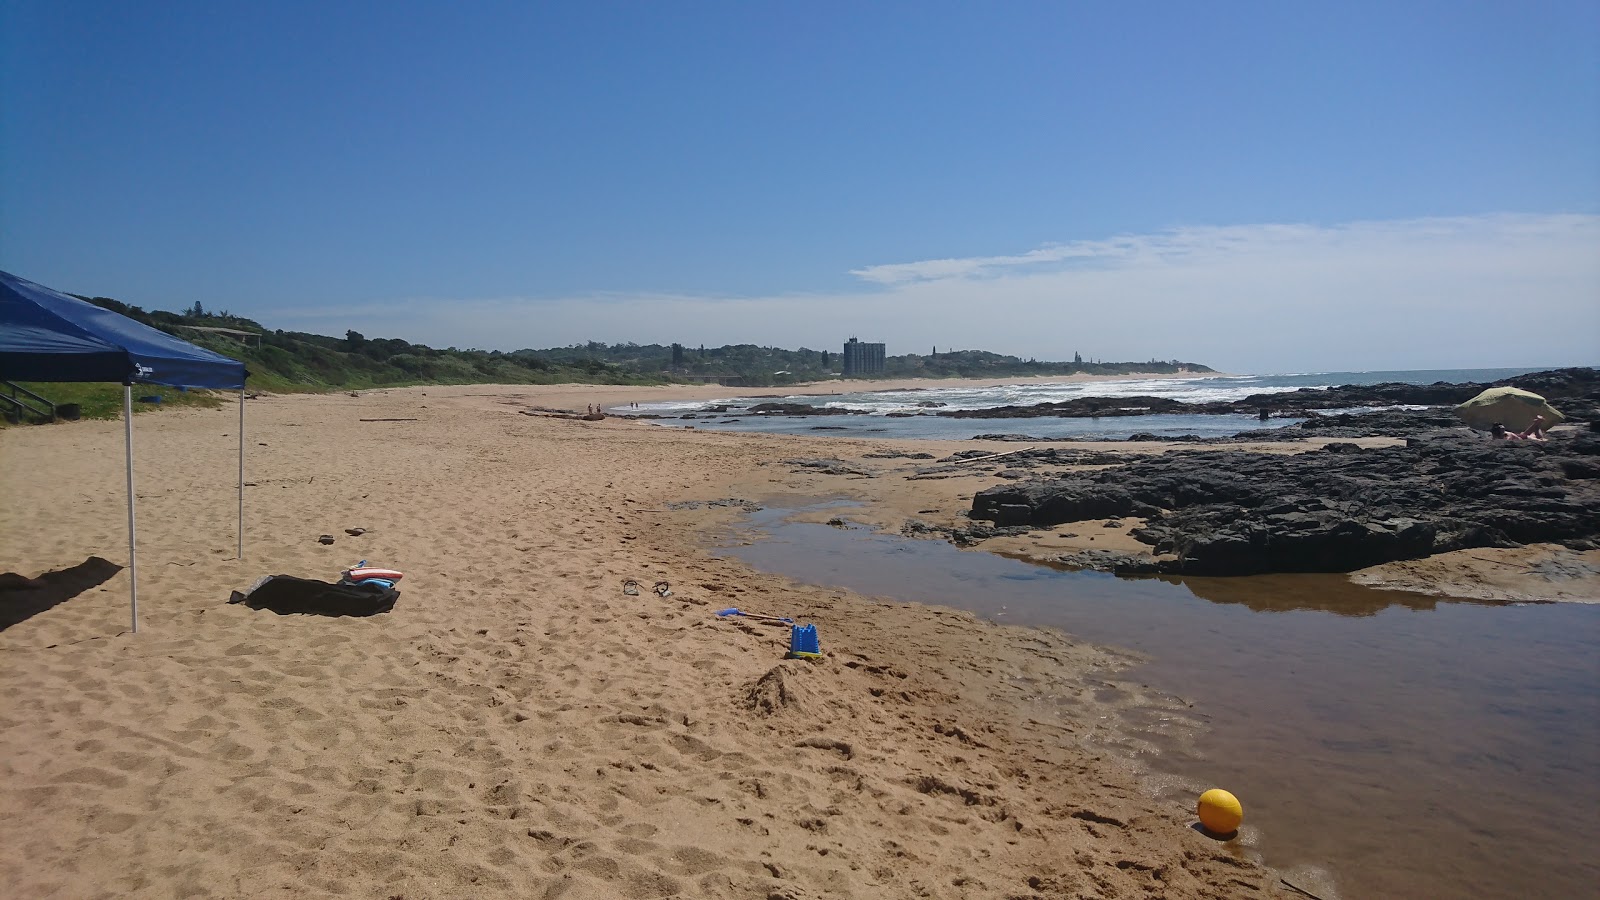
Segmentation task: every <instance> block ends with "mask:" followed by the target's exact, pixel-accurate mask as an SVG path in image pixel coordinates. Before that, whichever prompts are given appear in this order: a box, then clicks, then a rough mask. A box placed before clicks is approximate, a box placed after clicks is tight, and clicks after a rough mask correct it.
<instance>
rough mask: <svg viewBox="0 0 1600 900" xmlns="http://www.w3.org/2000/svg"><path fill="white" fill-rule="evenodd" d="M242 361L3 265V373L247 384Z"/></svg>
mask: <svg viewBox="0 0 1600 900" xmlns="http://www.w3.org/2000/svg"><path fill="white" fill-rule="evenodd" d="M244 376H245V371H244V363H242V362H239V361H238V360H236V359H229V358H228V357H226V356H223V355H221V354H219V353H213V352H211V351H210V350H206V349H204V348H201V347H196V346H195V345H194V344H191V343H189V342H188V341H184V340H180V339H178V338H175V337H173V336H172V335H170V334H167V333H166V332H164V331H160V330H158V329H155V328H151V327H150V326H148V325H145V324H143V323H141V322H136V321H134V320H133V319H130V318H128V317H127V316H124V315H121V314H119V313H114V312H112V311H111V310H109V309H101V308H100V307H98V306H95V305H94V304H93V303H89V302H87V301H85V300H79V299H78V298H76V297H71V296H68V295H66V294H63V293H61V292H60V291H54V290H51V289H50V288H47V287H45V286H44V285H40V284H34V283H33V282H31V281H29V280H27V279H26V278H18V277H17V276H15V275H12V274H11V273H9V272H0V380H6V381H116V382H123V383H127V382H134V383H138V384H163V385H169V386H172V387H198V388H242V387H244Z"/></svg>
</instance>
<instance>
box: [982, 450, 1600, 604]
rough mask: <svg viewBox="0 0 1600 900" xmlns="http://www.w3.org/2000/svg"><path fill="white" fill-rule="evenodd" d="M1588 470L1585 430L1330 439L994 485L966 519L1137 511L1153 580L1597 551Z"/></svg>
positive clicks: (1596, 508)
mask: <svg viewBox="0 0 1600 900" xmlns="http://www.w3.org/2000/svg"><path fill="white" fill-rule="evenodd" d="M1597 475H1600V435H1597V434H1595V433H1592V432H1577V433H1572V432H1568V433H1565V434H1558V435H1556V436H1553V437H1552V439H1551V440H1550V441H1549V442H1547V443H1538V442H1533V441H1526V442H1524V441H1515V442H1501V441H1489V440H1487V439H1483V438H1475V437H1466V436H1457V435H1438V436H1434V437H1429V438H1414V439H1410V440H1408V441H1407V443H1406V445H1405V446H1403V447H1382V448H1371V449H1362V448H1360V447H1358V446H1356V445H1354V444H1346V443H1334V444H1330V445H1328V446H1327V447H1326V448H1324V449H1321V450H1315V451H1310V452H1307V453H1303V454H1296V455H1291V456H1284V455H1270V454H1261V453H1251V452H1244V451H1194V450H1184V451H1174V452H1172V453H1168V454H1165V455H1162V456H1155V457H1149V458H1141V459H1138V460H1136V461H1134V462H1130V463H1128V464H1126V465H1121V466H1117V467H1114V468H1110V469H1103V470H1099V471H1095V472H1082V473H1073V474H1070V475H1067V476H1064V477H1060V478H1054V479H1050V480H1040V481H1031V482H1025V483H1017V484H1007V485H1001V486H997V487H993V488H989V489H988V490H985V491H982V492H980V493H979V494H978V495H977V496H975V497H974V498H973V502H972V510H971V512H970V513H969V515H970V516H971V518H973V519H978V520H983V521H987V522H992V523H994V524H995V526H997V527H1000V528H1018V527H1049V526H1053V525H1057V524H1060V523H1062V522H1075V521H1081V520H1084V519H1103V518H1111V517H1117V516H1141V517H1144V518H1145V519H1146V520H1147V521H1146V524H1145V525H1144V526H1143V527H1142V528H1138V529H1135V530H1134V532H1133V534H1134V536H1135V537H1137V538H1138V539H1139V540H1140V541H1143V542H1144V543H1147V544H1150V545H1152V548H1153V550H1154V552H1156V553H1158V554H1172V555H1175V556H1176V559H1172V560H1169V561H1163V562H1159V563H1157V564H1156V568H1158V569H1159V570H1161V571H1171V572H1185V573H1191V574H1213V575H1238V574H1252V573H1263V572H1346V571H1351V570H1354V569H1359V568H1365V567H1367V566H1372V565H1377V564H1379V563H1383V562H1389V561H1391V560H1397V559H1414V558H1418V557H1422V556H1427V555H1429V554H1432V553H1441V552H1445V551H1449V550H1461V549H1467V548H1471V547H1507V546H1515V545H1518V544H1527V543H1535V542H1553V543H1559V544H1564V545H1565V546H1567V547H1571V548H1573V549H1590V548H1595V547H1600V478H1597V477H1596V476H1597ZM981 534H982V532H981V531H977V530H970V529H969V534H967V535H964V537H965V538H966V539H967V540H968V541H970V540H971V539H973V538H978V537H980V536H981Z"/></svg>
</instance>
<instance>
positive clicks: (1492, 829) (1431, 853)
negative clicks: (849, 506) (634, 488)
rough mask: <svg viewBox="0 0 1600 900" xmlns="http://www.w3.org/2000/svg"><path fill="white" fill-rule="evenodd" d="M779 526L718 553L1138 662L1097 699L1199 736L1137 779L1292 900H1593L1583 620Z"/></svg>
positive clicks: (1596, 780)
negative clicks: (1162, 778)
mask: <svg viewBox="0 0 1600 900" xmlns="http://www.w3.org/2000/svg"><path fill="white" fill-rule="evenodd" d="M794 512H795V510H783V509H768V510H763V511H761V512H758V513H755V514H753V515H752V517H751V519H750V522H749V524H748V525H747V526H746V527H745V529H744V530H743V531H742V532H741V537H744V538H746V539H750V540H748V542H747V543H742V544H741V545H740V546H730V547H726V548H724V549H723V550H722V551H720V552H723V553H726V554H728V555H731V556H735V557H737V558H739V559H742V560H744V561H746V562H748V563H749V564H750V565H752V566H755V567H756V568H759V569H763V570H765V571H769V572H776V573H779V574H783V575H786V576H788V577H791V578H794V579H796V580H800V581H805V582H809V583H815V584H824V585H831V586H837V587H844V588H848V589H850V590H853V591H857V592H860V593H865V594H874V595H882V596H889V597H895V598H897V599H903V600H914V601H919V602H923V603H935V604H941V605H945V606H952V607H958V608H961V609H966V610H970V611H972V612H975V613H977V614H979V615H982V616H985V617H988V618H991V619H994V620H996V621H1000V622H1006V623H1009V624H1014V625H1036V626H1050V627H1054V628H1059V629H1061V630H1063V631H1066V632H1069V633H1072V634H1075V635H1078V636H1080V637H1082V638H1085V639H1087V640H1090V641H1094V642H1097V643H1104V644H1109V645H1113V646H1118V647H1127V648H1131V649H1135V650H1138V651H1140V652H1142V653H1145V654H1147V655H1148V656H1149V657H1150V661H1149V662H1147V663H1145V664H1142V665H1140V666H1137V667H1135V668H1133V669H1131V670H1128V671H1125V672H1123V673H1121V674H1120V675H1119V676H1118V677H1119V678H1120V679H1122V680H1124V681H1127V682H1136V683H1139V684H1147V685H1150V686H1151V687H1153V688H1156V689H1158V690H1161V691H1166V692H1170V693H1172V694H1175V695H1178V696H1181V697H1183V698H1185V699H1187V700H1190V701H1192V702H1193V703H1194V708H1193V709H1192V710H1190V711H1189V712H1190V713H1192V714H1193V715H1194V716H1195V717H1196V718H1198V719H1199V720H1200V721H1201V722H1202V723H1203V725H1204V727H1203V728H1202V729H1201V730H1200V731H1199V732H1198V733H1194V734H1190V733H1187V732H1186V733H1185V734H1184V735H1183V736H1182V737H1172V736H1168V735H1164V733H1163V731H1162V729H1161V728H1159V727H1155V728H1151V729H1149V730H1148V732H1146V733H1144V734H1142V735H1141V739H1142V740H1146V741H1149V742H1151V744H1152V745H1153V746H1155V747H1157V748H1158V752H1154V753H1146V754H1143V757H1144V762H1145V763H1146V764H1148V765H1149V766H1150V767H1151V769H1152V770H1154V771H1156V772H1158V773H1170V774H1172V775H1176V776H1181V777H1182V778H1184V779H1185V780H1188V781H1190V782H1193V783H1201V784H1207V785H1213V786H1220V787H1226V788H1228V789H1229V790H1231V791H1233V792H1234V793H1235V794H1237V795H1238V796H1239V798H1240V800H1241V801H1242V802H1243V803H1244V806H1245V815H1246V822H1247V824H1248V825H1250V826H1253V829H1252V830H1253V831H1254V832H1255V833H1256V834H1257V835H1258V842H1257V844H1256V849H1258V850H1259V851H1260V852H1261V853H1262V854H1263V855H1264V856H1265V858H1266V861H1267V862H1268V863H1269V864H1270V865H1273V866H1274V867H1276V868H1279V869H1281V870H1285V871H1289V872H1311V873H1315V875H1314V877H1311V878H1309V879H1308V880H1309V881H1310V883H1308V884H1303V885H1302V886H1303V887H1307V888H1308V889H1310V890H1312V891H1313V892H1316V893H1317V894H1318V895H1319V896H1329V894H1331V893H1334V892H1336V893H1337V895H1338V896H1340V897H1344V898H1347V900H1353V898H1367V897H1452V898H1454V897H1459V898H1488V897H1516V898H1540V897H1549V898H1570V897H1592V896H1596V895H1597V893H1600V861H1597V860H1600V856H1597V854H1596V852H1595V848H1596V847H1600V815H1597V814H1596V812H1595V811H1596V809H1600V605H1590V604H1582V605H1579V604H1540V605H1520V606H1513V605H1505V604H1486V603H1480V602H1475V601H1467V600H1453V599H1448V598H1440V597H1431V596H1424V595H1421V594H1413V593H1406V592H1400V591H1379V590H1374V589H1371V588H1365V587H1361V586H1358V585H1352V584H1350V583H1349V582H1348V580H1346V579H1345V578H1344V577H1343V576H1336V575H1277V576H1255V577H1249V578H1204V579H1202V578H1187V579H1156V578H1142V579H1123V578H1117V577H1115V576H1111V575H1106V574H1102V573H1096V572H1067V571H1056V570H1052V569H1049V568H1045V567H1041V566H1037V565H1033V564H1029V563H1024V562H1020V561H1017V560H1012V559H1006V558H1002V557H999V556H996V555H993V554H989V553H983V552H974V551H963V550H959V549H957V548H955V547H953V546H951V545H949V544H946V543H943V542H940V541H925V540H909V539H904V538H899V537H894V536H888V535H880V534H874V533H872V532H871V531H869V530H866V529H862V528H838V527H830V526H827V525H817V524H805V523H796V522H788V521H785V519H786V518H787V517H788V516H789V515H791V514H792V513H794ZM1135 724H1136V723H1135ZM1324 891H1326V892H1328V893H1323V892H1324Z"/></svg>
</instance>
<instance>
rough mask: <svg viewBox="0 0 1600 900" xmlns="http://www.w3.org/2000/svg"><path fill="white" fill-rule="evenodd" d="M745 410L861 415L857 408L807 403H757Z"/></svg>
mask: <svg viewBox="0 0 1600 900" xmlns="http://www.w3.org/2000/svg"><path fill="white" fill-rule="evenodd" d="M746 412H748V413H751V414H753V415H757V416H862V415H866V413H865V412H863V411H861V410H859V409H840V408H838V407H836V406H812V405H811V404H809V403H757V404H756V405H755V406H752V407H750V408H749V409H748V410H746Z"/></svg>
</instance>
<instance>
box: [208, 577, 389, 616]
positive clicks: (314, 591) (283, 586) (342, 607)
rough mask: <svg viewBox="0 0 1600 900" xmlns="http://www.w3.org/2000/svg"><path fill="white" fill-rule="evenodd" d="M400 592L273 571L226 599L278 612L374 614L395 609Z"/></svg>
mask: <svg viewBox="0 0 1600 900" xmlns="http://www.w3.org/2000/svg"><path fill="white" fill-rule="evenodd" d="M398 599H400V592H399V591H397V590H395V589H394V588H386V587H382V586H380V585H376V584H329V583H327V582H325V581H315V580H313V579H310V578H296V577H294V576H293V575H272V576H270V577H267V578H263V579H261V580H260V581H258V582H256V584H255V586H253V587H251V588H250V589H249V590H248V591H245V592H244V593H242V594H241V593H239V592H238V591H234V592H233V596H232V597H230V598H229V599H228V602H229V603H243V604H244V605H245V606H248V607H250V608H251V609H270V610H272V611H273V612H275V613H277V614H279V615H290V614H291V613H307V614H309V615H314V616H374V615H377V614H378V613H386V612H388V611H389V610H391V609H394V604H395V601H396V600H398Z"/></svg>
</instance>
